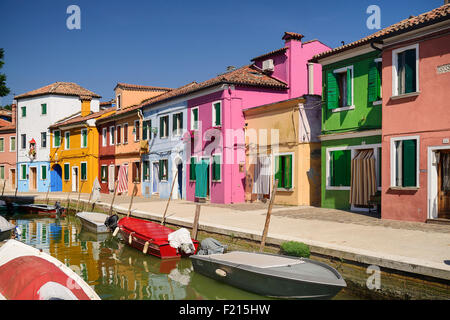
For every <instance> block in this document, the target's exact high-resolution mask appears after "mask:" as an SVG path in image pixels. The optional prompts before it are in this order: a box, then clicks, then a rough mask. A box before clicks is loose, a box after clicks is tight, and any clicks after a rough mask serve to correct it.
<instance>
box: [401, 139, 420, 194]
mask: <svg viewBox="0 0 450 320" xmlns="http://www.w3.org/2000/svg"><path fill="white" fill-rule="evenodd" d="M416 146H417V140H403V150H402V159H403V163H402V167H403V173H402V174H403V181H402V186H403V187H416V186H417V181H416V180H417V179H416V178H417V171H416V170H417V154H416Z"/></svg>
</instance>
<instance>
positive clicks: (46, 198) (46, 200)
mask: <svg viewBox="0 0 450 320" xmlns="http://www.w3.org/2000/svg"><path fill="white" fill-rule="evenodd" d="M49 191H50V183H49V184H48V188H47V195H46V196H45V204H48V192H49Z"/></svg>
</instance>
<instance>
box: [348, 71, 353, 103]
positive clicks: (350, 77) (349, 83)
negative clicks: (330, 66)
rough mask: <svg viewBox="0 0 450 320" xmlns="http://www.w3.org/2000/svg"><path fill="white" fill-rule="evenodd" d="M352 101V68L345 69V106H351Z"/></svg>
mask: <svg viewBox="0 0 450 320" xmlns="http://www.w3.org/2000/svg"><path fill="white" fill-rule="evenodd" d="M352 104H353V102H352V69H350V68H349V69H347V106H351V105H352Z"/></svg>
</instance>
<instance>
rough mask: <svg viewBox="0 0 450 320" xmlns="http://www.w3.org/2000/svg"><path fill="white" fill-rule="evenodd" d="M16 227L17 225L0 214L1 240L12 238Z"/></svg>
mask: <svg viewBox="0 0 450 320" xmlns="http://www.w3.org/2000/svg"><path fill="white" fill-rule="evenodd" d="M15 228H16V226H15V225H13V224H12V223H11V222H9V221H8V220H6V219H5V218H3V217H2V216H0V241H3V240H6V239H11V236H12V234H13V233H14V229H15Z"/></svg>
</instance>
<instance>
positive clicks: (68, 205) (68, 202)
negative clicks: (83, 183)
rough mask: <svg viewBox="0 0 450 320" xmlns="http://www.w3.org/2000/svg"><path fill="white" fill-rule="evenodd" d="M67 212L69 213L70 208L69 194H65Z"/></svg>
mask: <svg viewBox="0 0 450 320" xmlns="http://www.w3.org/2000/svg"><path fill="white" fill-rule="evenodd" d="M66 207H67V212H69V208H70V192H68V193H67V205H66Z"/></svg>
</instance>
